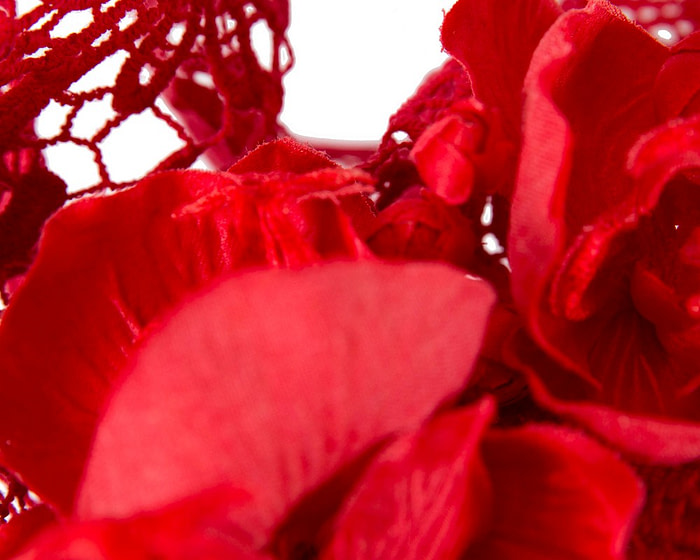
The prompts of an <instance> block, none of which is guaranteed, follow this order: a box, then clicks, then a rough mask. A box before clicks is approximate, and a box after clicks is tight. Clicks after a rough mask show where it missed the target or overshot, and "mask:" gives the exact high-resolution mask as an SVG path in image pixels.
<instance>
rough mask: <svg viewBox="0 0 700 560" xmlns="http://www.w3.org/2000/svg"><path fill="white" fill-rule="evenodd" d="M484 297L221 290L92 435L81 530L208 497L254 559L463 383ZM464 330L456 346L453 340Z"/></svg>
mask: <svg viewBox="0 0 700 560" xmlns="http://www.w3.org/2000/svg"><path fill="white" fill-rule="evenodd" d="M492 301H493V295H492V293H491V290H490V289H489V288H488V287H487V286H486V285H485V283H482V282H479V281H472V280H469V279H466V278H464V276H463V275H462V274H460V273H457V272H455V271H454V270H452V269H449V268H445V267H442V266H439V265H428V264H411V265H402V266H396V265H394V266H392V265H385V264H384V265H383V264H378V263H369V262H360V263H336V264H329V265H326V266H322V267H316V268H313V269H305V270H301V271H296V272H285V271H267V272H258V273H250V274H246V275H241V276H237V277H234V278H231V279H230V280H227V281H225V282H222V283H221V284H220V285H219V286H217V287H215V288H213V289H211V290H209V291H208V292H206V293H204V294H202V295H200V296H199V297H197V298H196V299H194V300H192V301H191V302H189V303H187V304H186V305H184V306H183V307H181V308H180V309H179V311H178V312H177V313H175V314H174V315H172V316H171V317H170V318H169V319H168V320H166V321H165V322H164V323H163V324H162V325H161V326H160V327H159V328H158V329H155V330H154V331H152V332H151V334H150V336H149V337H148V338H147V339H146V340H145V343H144V345H143V346H142V347H141V349H140V351H139V352H138V354H137V355H136V356H135V357H134V359H133V361H132V367H131V369H130V371H128V372H126V373H125V375H124V377H123V384H122V385H121V386H120V388H119V390H118V391H117V392H116V394H115V395H114V397H113V398H112V400H111V402H110V404H109V406H108V408H107V410H106V412H105V415H104V417H103V419H102V421H101V423H100V425H99V428H98V430H97V433H96V438H95V441H94V444H93V449H92V451H91V454H90V460H89V463H88V465H87V468H86V472H85V476H84V479H83V482H82V485H81V492H80V497H79V500H78V508H77V509H78V512H79V515H80V516H81V517H82V518H94V517H103V516H128V515H131V514H133V513H135V512H138V511H141V510H143V509H150V508H154V507H159V506H160V505H162V504H166V503H168V502H171V501H173V500H176V499H179V498H181V497H183V496H187V495H190V494H194V493H197V492H199V491H200V490H201V489H203V488H209V487H212V486H215V485H217V484H220V483H223V482H226V481H228V482H230V483H233V484H234V485H236V486H237V487H240V488H241V489H243V490H245V491H247V492H249V493H250V494H251V496H253V499H254V502H253V504H252V505H251V508H250V511H248V512H247V517H245V516H244V517H245V522H244V524H243V526H244V527H245V528H246V529H247V530H248V532H249V533H250V535H251V538H253V541H254V543H255V544H256V546H263V545H265V544H269V539H270V537H271V531H272V529H273V528H274V527H275V526H276V525H278V524H280V523H281V522H282V521H283V520H284V518H285V517H286V516H287V515H288V514H289V513H290V508H291V507H292V506H293V505H294V504H295V503H297V502H298V501H299V500H300V499H301V498H302V497H303V496H304V495H305V494H306V493H308V492H309V491H311V490H313V489H314V488H315V487H317V486H318V485H319V484H321V483H323V482H325V481H327V480H328V479H329V477H331V476H332V475H333V474H334V473H336V472H337V471H338V470H339V469H341V468H342V467H343V466H344V465H347V464H348V462H349V461H351V460H353V459H355V458H357V457H359V456H360V455H361V454H362V453H364V452H366V451H367V450H368V449H370V448H371V447H372V446H374V445H376V444H377V443H379V442H381V441H383V440H384V439H385V438H386V437H387V436H389V435H390V434H393V433H395V432H396V431H398V430H409V429H413V428H415V427H416V426H417V425H418V424H420V423H421V422H422V421H423V420H424V419H425V418H426V415H428V414H430V413H431V412H432V411H433V410H434V409H435V407H436V406H437V405H438V404H440V403H441V402H442V401H444V400H445V399H448V398H450V397H452V396H454V395H455V394H456V392H458V391H459V389H460V388H461V387H462V386H463V384H464V383H465V381H466V379H467V377H468V374H469V370H470V366H471V364H472V363H473V361H474V359H475V357H476V354H477V352H478V347H479V344H480V342H481V334H482V329H483V327H484V324H485V322H486V319H487V316H488V313H489V309H490V306H491V303H492ZM465 324H469V325H470V329H469V330H468V331H465V329H464V325H465Z"/></svg>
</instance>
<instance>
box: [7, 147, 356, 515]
mask: <svg viewBox="0 0 700 560" xmlns="http://www.w3.org/2000/svg"><path fill="white" fill-rule="evenodd" d="M271 165H274V166H275V167H276V169H277V171H275V172H273V173H258V172H255V171H252V169H261V170H262V171H266V169H267V168H268V167H270V166H271ZM236 169H240V170H241V171H243V172H242V173H235V170H236ZM233 171H234V172H232V173H211V172H203V171H173V172H166V173H162V174H159V175H153V176H150V177H149V178H147V179H145V180H144V181H142V182H141V183H139V184H138V185H137V186H135V187H134V188H132V189H129V190H125V191H123V192H120V193H117V194H115V195H114V196H102V197H91V198H86V199H83V200H80V201H77V202H75V203H74V204H71V205H69V206H67V207H66V208H64V209H63V210H62V211H60V212H58V213H57V214H56V215H55V216H53V218H52V219H51V220H50V221H49V222H48V223H47V225H46V227H45V230H44V234H43V238H42V241H41V244H40V246H39V250H38V253H37V257H36V259H35V261H34V264H33V266H32V268H31V270H30V271H29V272H28V274H27V275H26V278H25V280H24V283H23V285H22V286H21V287H20V289H19V290H18V291H17V293H16V294H15V295H14V297H13V300H12V305H10V307H9V308H8V309H7V310H6V312H5V314H4V316H3V318H2V323H1V324H0V348H1V349H2V350H0V362H1V363H2V366H1V368H2V371H3V386H4V387H5V389H6V390H7V391H9V392H10V393H11V394H12V395H13V398H12V399H9V400H8V402H7V403H5V406H3V407H1V408H2V410H0V417H1V419H0V431H1V432H2V438H1V439H2V441H3V443H2V445H1V446H0V447H2V458H3V463H4V464H5V465H7V466H9V467H11V468H12V469H15V470H17V471H19V472H21V473H22V476H23V479H24V480H25V482H27V483H29V484H30V485H31V486H32V488H34V489H35V490H36V491H37V492H39V493H40V494H41V495H42V497H43V498H44V499H45V500H47V501H49V502H50V503H52V504H53V505H55V506H57V507H58V508H59V509H61V510H63V511H70V509H71V504H72V499H73V492H74V489H75V485H76V484H77V482H78V478H79V476H80V472H81V468H82V463H83V460H84V455H85V453H86V451H87V447H88V444H89V441H90V438H91V435H92V428H93V426H94V423H95V421H96V418H97V415H98V413H99V410H100V408H101V406H102V404H103V401H104V399H105V398H106V397H107V396H108V394H109V391H110V389H111V386H112V383H113V382H114V380H115V378H116V375H117V374H118V373H119V372H120V371H121V369H122V368H123V366H124V363H125V362H126V360H127V358H128V357H129V354H130V352H131V348H132V347H133V346H134V345H135V344H137V343H138V341H139V340H140V337H141V335H142V333H143V331H144V330H146V329H147V328H148V325H149V324H150V323H151V321H152V320H153V319H154V318H155V317H157V316H158V315H160V314H162V313H164V312H166V311H167V310H168V309H169V308H171V307H172V306H173V305H175V304H176V303H178V302H179V301H180V300H181V299H182V298H184V297H186V296H187V294H189V293H191V292H192V291H194V290H196V289H197V288H198V287H200V286H203V285H205V284H207V283H209V282H212V281H214V280H215V279H216V278H218V277H219V276H221V275H223V274H225V273H227V272H229V271H232V270H237V269H240V268H244V267H252V266H257V267H259V266H263V265H268V266H269V265H272V266H288V267H300V266H302V265H309V264H314V263H316V262H319V261H320V260H323V259H329V258H332V259H337V258H357V257H358V256H360V255H363V254H369V253H368V251H367V249H366V248H365V247H364V244H363V243H362V241H361V240H360V239H359V237H358V236H357V234H356V233H355V230H354V228H353V227H352V225H351V220H350V218H349V214H346V213H345V212H344V211H343V210H342V209H341V206H340V205H341V201H343V200H346V201H347V202H345V204H348V205H349V208H350V209H351V210H352V211H353V215H355V216H358V220H359V219H361V217H362V212H361V211H358V208H359V209H360V210H361V209H362V200H363V199H362V197H363V196H364V195H363V194H362V192H363V189H364V190H366V188H367V181H368V180H369V179H368V177H367V176H366V175H365V174H364V173H362V172H357V171H352V170H344V169H340V168H338V167H336V166H335V164H333V163H332V162H330V160H328V159H327V158H325V156H322V155H321V154H319V153H317V152H314V151H312V150H310V149H308V148H305V147H303V146H300V145H298V144H296V143H294V142H291V141H280V142H278V143H272V144H268V145H265V146H262V147H261V148H259V149H258V151H255V152H252V153H251V154H250V155H249V156H248V157H247V158H245V159H243V160H241V161H240V162H238V164H237V165H236V167H234V168H233ZM296 171H299V172H296ZM358 197H359V200H356V201H355V203H352V199H358ZM364 208H365V210H366V211H368V212H369V209H368V208H367V207H366V206H365V207H364ZM37 347H40V348H41V349H42V351H41V352H37V351H36V348H37ZM67 449H71V450H72V451H71V452H70V453H68V452H67Z"/></svg>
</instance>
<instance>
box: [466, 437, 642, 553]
mask: <svg viewBox="0 0 700 560" xmlns="http://www.w3.org/2000/svg"><path fill="white" fill-rule="evenodd" d="M482 449H483V457H484V464H485V466H486V469H487V472H488V473H489V475H490V477H491V480H492V484H493V492H494V504H493V508H494V509H493V511H494V515H493V523H492V525H491V531H490V532H489V533H488V535H487V537H486V538H485V539H483V540H482V541H481V542H480V543H476V544H475V545H474V546H473V547H471V548H470V549H469V551H468V554H467V557H468V558H470V559H471V558H474V559H482V558H483V559H484V560H486V559H492V558H500V559H503V560H510V559H513V560H516V559H517V560H535V559H537V560H549V559H551V558H580V559H590V560H599V559H604V558H610V559H612V558H619V559H622V558H625V557H626V555H625V553H626V548H627V543H628V542H629V538H630V533H631V531H632V528H633V527H634V521H635V519H636V517H637V516H638V514H639V512H640V510H641V508H642V505H643V502H644V487H643V485H642V483H641V482H640V481H639V480H638V479H637V477H636V476H635V474H634V471H633V470H632V469H631V467H629V466H628V465H626V464H625V463H623V462H622V461H620V460H619V459H618V458H617V457H616V456H615V455H614V454H613V453H611V452H610V451H608V450H607V449H604V448H603V447H601V446H600V445H598V444H597V443H595V442H594V441H592V440H590V439H588V438H587V437H585V436H584V435H582V434H580V433H578V432H573V431H571V430H568V429H563V428H558V427H553V426H528V427H524V428H519V429H514V430H504V431H496V430H493V431H490V432H488V433H487V434H486V437H485V438H484V441H483V444H482Z"/></svg>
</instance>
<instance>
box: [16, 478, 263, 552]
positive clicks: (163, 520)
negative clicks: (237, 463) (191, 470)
mask: <svg viewBox="0 0 700 560" xmlns="http://www.w3.org/2000/svg"><path fill="white" fill-rule="evenodd" d="M246 499H248V497H246V496H245V495H244V494H243V493H241V492H240V491H238V490H236V489H235V488H229V487H222V488H217V489H215V490H212V491H209V492H204V493H202V494H201V495H197V496H194V497H188V498H187V499H184V500H181V501H180V502H177V503H174V504H168V505H166V506H164V507H163V508H160V509H158V510H154V511H149V512H146V513H142V514H140V515H136V516H133V517H130V518H128V519H110V520H99V521H88V522H82V523H81V522H68V523H65V524H63V525H61V526H59V527H57V528H55V529H53V530H51V531H47V532H45V533H44V534H43V535H41V536H40V537H39V538H37V539H36V540H35V542H33V543H32V545H31V547H29V548H28V549H27V550H25V552H24V553H23V554H21V555H19V556H17V557H16V558H17V560H50V559H55V558H70V559H71V560H96V559H98V558H99V559H100V560H148V559H153V558H162V559H167V560H196V559H200V558H206V559H207V560H228V559H232V558H235V559H236V560H265V559H271V557H269V556H268V555H266V554H262V553H259V552H258V551H255V550H253V549H250V548H249V547H247V546H246V544H245V543H243V542H241V541H240V540H239V534H238V528H237V527H236V523H235V518H236V512H237V510H238V508H239V507H240V504H241V503H244V502H245V500H246Z"/></svg>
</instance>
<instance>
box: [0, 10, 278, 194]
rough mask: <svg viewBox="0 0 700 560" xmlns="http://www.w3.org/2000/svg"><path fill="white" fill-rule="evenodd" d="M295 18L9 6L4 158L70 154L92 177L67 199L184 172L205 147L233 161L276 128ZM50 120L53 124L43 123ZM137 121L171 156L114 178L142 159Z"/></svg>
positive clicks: (1, 103) (157, 153)
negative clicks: (17, 153) (264, 50)
mask: <svg viewBox="0 0 700 560" xmlns="http://www.w3.org/2000/svg"><path fill="white" fill-rule="evenodd" d="M288 21H289V15H288V5H287V2H286V0H252V1H244V0H199V1H197V0H192V1H182V0H178V1H168V2H165V1H164V0H160V1H159V0H149V1H142V0H108V1H100V0H60V1H51V2H42V3H41V4H39V5H38V6H36V7H34V8H33V9H31V10H29V11H27V12H26V13H21V14H20V13H17V12H16V7H15V3H14V2H11V1H9V0H2V3H0V37H2V39H3V41H2V43H1V46H0V49H1V50H0V56H2V59H1V60H0V149H1V150H2V151H3V152H7V151H9V150H12V149H17V148H27V147H33V148H36V149H39V150H40V151H42V152H43V153H44V154H46V155H49V156H50V155H51V149H52V148H53V149H54V151H55V156H56V157H58V158H60V155H61V154H62V153H66V154H70V155H71V156H72V157H73V158H74V159H75V161H76V162H80V164H81V165H83V166H84V167H85V168H86V169H91V170H92V175H93V177H92V181H89V182H88V184H77V185H76V184H70V183H69V184H68V190H69V192H72V193H76V192H80V193H83V192H85V191H95V190H104V189H106V188H119V187H121V186H124V185H128V184H130V183H132V182H133V181H134V180H136V179H138V178H140V177H142V176H143V175H145V174H146V173H148V172H149V171H151V170H157V169H167V168H173V167H188V166H190V165H191V164H192V163H193V162H194V161H195V160H196V158H197V157H199V156H200V155H202V154H203V153H204V152H206V151H207V150H208V149H213V150H212V154H207V155H211V156H212V159H215V160H217V163H222V164H224V165H225V164H226V163H229V164H230V163H232V161H233V160H235V159H236V157H237V156H239V155H241V153H243V152H244V151H246V149H248V148H250V147H253V146H255V145H256V144H257V143H259V142H260V141H261V140H264V139H269V138H272V137H275V136H276V135H277V134H278V133H279V131H280V126H279V125H278V123H277V114H278V112H279V110H280V108H281V104H282V86H281V79H282V76H283V74H284V73H285V72H286V70H287V69H288V68H289V66H290V64H291V52H290V49H289V46H288V44H287V39H286V36H285V32H286V28H287V26H288ZM255 29H263V30H266V31H267V32H268V33H269V35H270V48H271V55H270V60H268V61H265V60H260V58H263V57H262V56H260V57H259V56H258V55H256V53H255V51H254V50H253V47H252V46H251V34H252V33H253V31H254V30H255ZM100 76H107V78H106V79H105V78H102V81H100ZM96 80H97V81H96ZM49 112H51V114H53V115H57V114H58V115H59V118H56V117H55V116H54V117H53V120H54V121H58V122H52V123H49V122H45V121H46V118H45V117H47V115H48V113H49ZM60 117H62V119H61V118H60ZM139 119H140V120H141V124H143V123H147V124H148V127H147V130H148V129H149V128H150V130H152V131H156V130H157V131H159V132H160V134H161V137H164V136H169V140H170V141H171V144H172V145H173V146H174V147H173V148H172V149H171V150H167V149H165V148H164V146H162V145H156V143H155V142H154V143H153V144H152V145H150V146H148V151H149V152H150V153H151V154H152V157H150V158H146V159H149V160H150V161H148V166H147V167H144V168H143V169H128V170H127V169H123V168H124V167H126V166H125V165H124V164H122V165H121V167H122V169H119V168H118V165H117V164H118V162H125V161H126V162H129V163H130V164H131V166H133V165H135V163H134V157H133V156H135V155H139V156H140V157H141V156H143V154H142V153H134V154H131V156H132V158H131V159H130V160H129V158H128V155H129V154H124V153H123V152H125V151H128V149H129V148H128V147H129V142H128V139H129V138H130V135H131V138H130V139H131V142H132V143H133V147H134V150H140V151H141V152H143V142H140V140H141V139H140V138H139V135H143V134H144V128H143V127H141V128H140V129H139V130H137V127H136V126H135V125H136V124H137V122H138V120H139ZM61 121H62V122H61ZM32 122H34V127H33V128H34V129H35V130H32V127H31V124H30V123H32ZM34 133H36V134H34ZM119 137H121V138H119ZM117 139H121V140H122V141H121V142H118V143H117ZM124 140H126V142H125V141H124ZM117 144H118V146H119V148H120V150H121V152H122V154H117V156H121V157H115V154H114V153H112V152H113V151H114V149H115V147H116V146H117ZM125 146H126V147H125ZM222 146H223V148H222ZM55 148H61V149H63V150H64V152H60V151H56V150H55ZM222 149H224V150H227V151H228V154H227V155H225V156H222V153H221V152H222ZM125 156H126V157H125ZM226 158H228V160H229V161H227V162H224V161H222V160H223V159H226ZM49 159H51V158H49ZM54 159H55V158H54ZM115 162H116V163H115ZM50 167H51V166H50ZM58 174H59V175H61V173H60V171H59V172H58ZM64 179H65V177H64Z"/></svg>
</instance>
